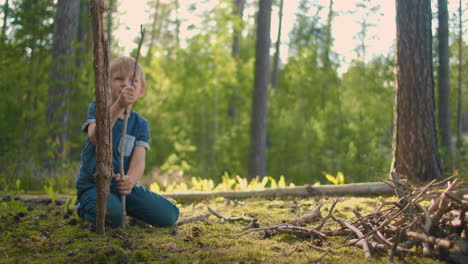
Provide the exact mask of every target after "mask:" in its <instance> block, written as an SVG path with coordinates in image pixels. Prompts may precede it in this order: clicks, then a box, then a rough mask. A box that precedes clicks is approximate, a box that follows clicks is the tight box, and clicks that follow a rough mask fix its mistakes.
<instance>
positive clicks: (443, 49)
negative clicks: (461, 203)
mask: <svg viewBox="0 0 468 264" xmlns="http://www.w3.org/2000/svg"><path fill="white" fill-rule="evenodd" d="M437 2H438V7H439V12H438V20H439V28H438V36H437V37H438V40H439V70H438V77H439V111H438V117H439V131H440V135H441V144H442V153H443V155H442V157H443V167H444V168H445V170H447V171H451V170H452V161H453V158H452V132H451V129H450V121H451V118H450V77H449V43H448V35H449V32H448V11H447V0H438V1H437Z"/></svg>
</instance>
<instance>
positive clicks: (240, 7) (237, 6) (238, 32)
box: [227, 0, 245, 120]
mask: <svg viewBox="0 0 468 264" xmlns="http://www.w3.org/2000/svg"><path fill="white" fill-rule="evenodd" d="M244 5H245V0H234V14H235V15H236V16H238V17H237V20H234V30H233V31H234V37H233V42H232V57H233V58H234V59H235V60H236V74H237V80H238V81H239V80H240V71H241V69H240V67H241V65H240V62H239V56H240V39H241V36H242V23H243V21H242V18H243V16H244ZM238 91H239V87H238V86H237V85H233V86H232V88H231V94H230V96H229V102H228V113H227V114H228V116H229V117H230V118H231V120H234V119H235V118H236V116H237V109H236V108H237V101H238V99H237V98H238V97H237V94H238Z"/></svg>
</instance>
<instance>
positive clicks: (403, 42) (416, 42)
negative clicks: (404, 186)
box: [391, 0, 442, 183]
mask: <svg viewBox="0 0 468 264" xmlns="http://www.w3.org/2000/svg"><path fill="white" fill-rule="evenodd" d="M396 22H397V23H396V24H397V41H396V52H397V53H396V93H395V107H394V111H395V113H394V116H395V120H394V132H393V161H392V166H391V167H392V168H391V171H395V172H396V173H397V174H398V175H404V176H406V177H407V178H408V180H409V181H410V182H412V183H423V182H427V181H430V180H432V179H441V178H442V171H441V168H440V160H439V155H438V152H437V135H436V128H435V127H436V124H435V114H434V108H435V107H434V81H433V71H432V34H431V5H430V0H412V1H408V0H397V1H396Z"/></svg>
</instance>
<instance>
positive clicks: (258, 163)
mask: <svg viewBox="0 0 468 264" xmlns="http://www.w3.org/2000/svg"><path fill="white" fill-rule="evenodd" d="M271 2H272V1H271V0H260V9H259V12H258V19H257V21H258V22H257V23H258V25H257V44H256V60H255V82H254V94H253V104H252V119H251V126H250V151H249V173H248V174H249V178H250V179H252V178H254V177H256V176H260V177H263V176H265V174H266V157H265V156H266V136H267V109H268V84H269V75H270V74H269V72H270V25H271Z"/></svg>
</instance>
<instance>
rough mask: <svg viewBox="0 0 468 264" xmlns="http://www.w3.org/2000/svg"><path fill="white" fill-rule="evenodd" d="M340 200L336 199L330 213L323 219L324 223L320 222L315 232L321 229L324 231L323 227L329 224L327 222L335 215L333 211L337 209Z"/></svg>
mask: <svg viewBox="0 0 468 264" xmlns="http://www.w3.org/2000/svg"><path fill="white" fill-rule="evenodd" d="M338 201H339V200H338V199H336V200H335V201H334V202H333V204H332V205H331V206H330V211H329V212H328V214H327V215H326V216H325V217H324V218H322V221H320V224H319V225H318V226H317V227H316V228H315V230H317V231H320V229H322V227H323V226H324V225H325V223H326V222H327V220H328V219H329V218H330V217H331V216H332V215H333V209H334V208H335V205H336V204H337V203H338Z"/></svg>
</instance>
